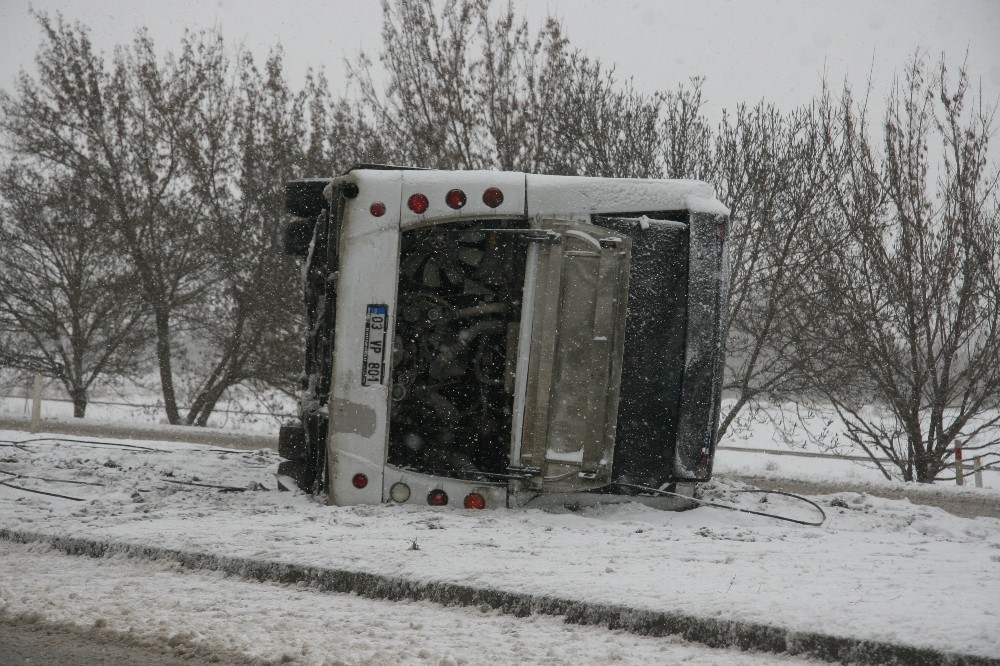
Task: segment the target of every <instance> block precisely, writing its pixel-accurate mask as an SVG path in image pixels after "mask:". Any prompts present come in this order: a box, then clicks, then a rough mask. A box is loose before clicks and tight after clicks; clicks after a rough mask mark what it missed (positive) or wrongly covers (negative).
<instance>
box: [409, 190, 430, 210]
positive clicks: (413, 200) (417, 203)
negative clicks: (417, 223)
mask: <svg viewBox="0 0 1000 666" xmlns="http://www.w3.org/2000/svg"><path fill="white" fill-rule="evenodd" d="M430 205H431V202H430V201H428V200H427V197H426V196H424V195H423V194H413V195H411V196H410V198H409V199H408V200H407V202H406V207H407V208H409V209H410V210H412V211H413V212H414V213H416V214H417V215H423V214H424V213H426V212H427V209H428V208H429V207H430Z"/></svg>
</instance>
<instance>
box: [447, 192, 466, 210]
mask: <svg viewBox="0 0 1000 666" xmlns="http://www.w3.org/2000/svg"><path fill="white" fill-rule="evenodd" d="M444 202H445V203H446V204H448V208H454V209H455V210H458V209H459V208H461V207H462V206H464V205H465V192H463V191H462V190H451V191H449V192H448V194H446V195H444Z"/></svg>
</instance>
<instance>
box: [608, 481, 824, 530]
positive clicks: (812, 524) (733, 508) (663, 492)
mask: <svg viewBox="0 0 1000 666" xmlns="http://www.w3.org/2000/svg"><path fill="white" fill-rule="evenodd" d="M615 485H618V486H622V487H623V488H635V489H636V490H642V491H645V492H649V493H656V494H657V495H670V496H672V497H680V498H682V499H686V500H690V501H692V502H695V503H697V504H700V505H701V506H711V507H715V508H716V509H727V510H729V511H739V512H740V513H750V514H753V515H755V516H764V517H766V518H774V519H776V520H784V521H787V522H789V523H795V524H797V525H808V526H810V527H819V526H820V525H822V524H823V523H824V522H826V512H825V511H823V507H821V506H820V505H819V504H816V502H813V501H812V500H811V499H808V498H806V497H802V496H801V495H795V494H794V493H786V492H784V491H781V490H729V491H726V492H731V493H759V494H762V495H784V496H786V497H792V498H794V499H797V500H800V501H802V502H805V503H806V504H810V505H812V506H813V507H814V508H815V509H816V510H817V511H819V513H820V515H821V516H823V518H822V519H821V520H820V521H819V522H812V521H808V520H799V519H798V518H788V517H787V516H779V515H778V514H775V513H767V512H765V511H754V510H753V509H743V508H740V507H738V506H730V505H728V504H718V503H716V502H706V501H705V500H700V499H698V498H697V497H690V496H688V495H682V494H680V493H674V492H670V491H669V490H659V489H657V488H649V487H647V486H638V485H635V484H631V483H616V484H615Z"/></svg>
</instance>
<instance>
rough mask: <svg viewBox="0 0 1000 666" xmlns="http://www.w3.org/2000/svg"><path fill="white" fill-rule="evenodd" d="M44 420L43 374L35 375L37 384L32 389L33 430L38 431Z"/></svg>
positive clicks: (31, 428)
mask: <svg viewBox="0 0 1000 666" xmlns="http://www.w3.org/2000/svg"><path fill="white" fill-rule="evenodd" d="M41 420H42V376H41V375H35V385H34V387H32V390H31V427H30V428H29V430H30V431H31V432H38V430H39V426H40V422H41Z"/></svg>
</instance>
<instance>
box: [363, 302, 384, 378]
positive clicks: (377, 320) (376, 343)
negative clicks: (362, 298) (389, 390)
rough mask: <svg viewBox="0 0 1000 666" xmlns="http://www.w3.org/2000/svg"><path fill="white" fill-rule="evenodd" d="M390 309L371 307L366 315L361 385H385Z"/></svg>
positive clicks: (380, 306) (381, 306) (377, 306)
mask: <svg viewBox="0 0 1000 666" xmlns="http://www.w3.org/2000/svg"><path fill="white" fill-rule="evenodd" d="M388 313H389V308H388V306H385V305H369V306H368V311H367V313H366V314H365V351H364V357H363V362H362V367H361V385H362V386H371V385H375V384H383V383H385V345H386V339H387V338H388V328H389V314H388Z"/></svg>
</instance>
